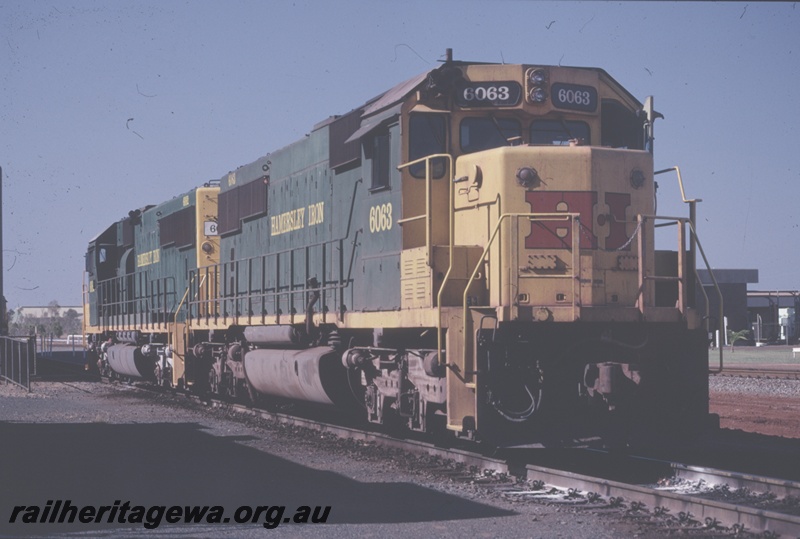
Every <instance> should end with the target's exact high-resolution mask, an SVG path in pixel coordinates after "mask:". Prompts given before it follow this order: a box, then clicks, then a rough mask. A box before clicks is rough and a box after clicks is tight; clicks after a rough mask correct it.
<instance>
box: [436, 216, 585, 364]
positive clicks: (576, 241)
mask: <svg viewBox="0 0 800 539" xmlns="http://www.w3.org/2000/svg"><path fill="white" fill-rule="evenodd" d="M521 217H522V218H527V219H530V220H535V219H540V220H556V219H557V220H564V221H565V220H567V219H570V220H572V223H573V230H572V255H573V264H572V275H565V276H564V278H571V279H572V280H573V294H572V302H573V303H572V306H573V312H574V309H575V299H576V294H575V276H576V275H577V276H580V268H579V267H578V265H579V264H580V236H579V235H578V234H576V233H575V223H576V222H577V221H579V220H580V213H568V212H564V213H561V212H559V213H504V214H501V215H500V216H499V217H498V218H497V223H496V224H495V227H494V230H493V231H492V235H491V236H490V237H489V241H488V242H486V246H485V247H484V248H483V253H482V254H481V256H480V257H479V258H478V263H477V264H476V265H475V269H474V270H472V274H471V275H470V277H469V279H467V283H466V285H465V286H464V296H463V303H462V316H463V321H462V324H463V335H464V342H465V343H466V340H467V329H468V328H467V314H468V305H467V298H468V297H469V289H470V287H471V286H472V283H474V282H475V277H476V276H477V275H478V270H479V269H480V267H481V264H482V263H483V261H484V259H485V258H486V255H487V254H488V252H489V250H490V249H491V247H492V244H493V243H494V240H495V238H496V237H497V235H498V234H499V232H500V226H501V225H502V224H503V221H504V220H506V219H511V218H514V219H519V218H521ZM576 259H577V264H576ZM576 269H577V273H576ZM578 290H579V291H580V288H578ZM448 366H451V364H448ZM465 374H466V373H465Z"/></svg>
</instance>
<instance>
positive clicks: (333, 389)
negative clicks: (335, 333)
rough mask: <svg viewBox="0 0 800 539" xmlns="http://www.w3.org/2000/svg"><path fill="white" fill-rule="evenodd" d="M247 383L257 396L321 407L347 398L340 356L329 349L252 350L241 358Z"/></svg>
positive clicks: (346, 384) (344, 370) (347, 385)
mask: <svg viewBox="0 0 800 539" xmlns="http://www.w3.org/2000/svg"><path fill="white" fill-rule="evenodd" d="M244 371H245V376H246V377H247V381H248V382H250V385H251V386H252V387H253V388H254V389H255V390H256V391H258V392H259V393H263V394H264V395H272V396H275V397H284V398H287V399H295V400H301V401H307V402H316V403H320V404H339V403H341V402H342V401H346V400H348V399H350V400H352V397H351V396H350V395H351V393H350V390H349V384H348V380H347V376H348V373H347V370H346V369H345V368H344V367H343V366H342V363H341V354H340V353H337V352H335V351H334V350H333V348H331V347H329V346H320V347H316V348H308V349H304V350H285V349H284V350H271V349H259V350H251V351H250V352H247V353H246V354H245V356H244Z"/></svg>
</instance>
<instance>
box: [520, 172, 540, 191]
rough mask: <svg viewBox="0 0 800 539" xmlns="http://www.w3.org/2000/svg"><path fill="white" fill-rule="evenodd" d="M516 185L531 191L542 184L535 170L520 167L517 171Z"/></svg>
mask: <svg viewBox="0 0 800 539" xmlns="http://www.w3.org/2000/svg"><path fill="white" fill-rule="evenodd" d="M517 183H518V184H520V185H521V186H522V187H524V188H525V189H533V188H535V187H539V185H540V184H541V183H542V179H541V178H540V177H539V173H538V172H536V169H535V168H533V167H522V168H520V169H518V170H517Z"/></svg>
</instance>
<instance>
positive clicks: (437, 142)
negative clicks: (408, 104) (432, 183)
mask: <svg viewBox="0 0 800 539" xmlns="http://www.w3.org/2000/svg"><path fill="white" fill-rule="evenodd" d="M445 118H446V117H445V116H443V115H441V114H423V113H419V112H415V113H411V115H410V117H409V136H408V160H409V161H415V160H417V159H421V158H423V157H427V156H429V155H434V154H439V153H445V152H446V151H447V150H446V145H445V140H446V133H447V131H446V122H445ZM410 172H411V175H412V176H414V177H415V178H424V177H425V163H419V164H416V165H413V166H411V167H410ZM444 172H445V161H444V159H435V160H433V162H432V164H431V176H432V177H434V178H441V177H442V176H443V175H444Z"/></svg>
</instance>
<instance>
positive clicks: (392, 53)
mask: <svg viewBox="0 0 800 539" xmlns="http://www.w3.org/2000/svg"><path fill="white" fill-rule="evenodd" d="M798 28H800V9H798V8H797V7H796V5H795V4H794V3H761V2H750V3H748V2H735V3H726V2H707V3H691V2H676V3H673V2H641V3H640V2H616V3H606V2H532V1H522V0H517V1H489V0H479V1H465V0H460V1H455V0H454V1H442V0H439V1H437V0H432V1H431V0H427V1H413V0H412V1H388V0H386V1H376V0H364V1H360V0H340V1H338V2H328V1H303V0H295V1H271V2H264V1H239V2H236V1H232V2H231V1H226V2H209V1H205V2H204V1H182V2H177V1H169V0H167V1H153V2H149V1H136V2H130V1H116V2H70V1H59V2H52V1H38V0H34V1H30V0H25V1H9V0H0V36H2V39H0V51H2V52H0V84H2V92H0V166H2V168H3V175H4V178H3V199H4V200H3V248H4V281H5V295H6V297H7V299H8V301H9V305H10V306H11V307H16V306H20V305H36V304H47V303H48V302H50V301H51V300H54V299H55V300H57V301H59V303H61V304H62V305H77V304H79V303H80V301H81V281H82V272H83V265H84V262H83V254H84V252H85V248H86V244H87V242H88V241H89V239H91V238H92V237H93V236H94V235H96V234H97V233H99V232H100V231H102V230H103V229H105V228H106V227H107V226H108V225H109V224H111V223H112V222H114V221H116V220H118V219H120V218H122V217H124V216H125V215H127V213H128V211H129V210H131V209H134V208H138V207H141V206H144V205H146V204H153V203H158V202H161V201H163V200H167V199H169V198H171V197H173V196H176V195H178V194H180V193H183V192H185V191H188V190H189V189H191V188H192V187H194V186H197V185H200V184H202V183H204V182H206V181H207V180H209V179H212V178H220V177H221V176H222V175H223V174H225V173H227V172H228V171H229V170H233V169H235V168H236V167H237V166H239V165H242V164H245V163H248V162H250V161H253V160H254V159H256V158H257V157H259V156H262V155H264V154H266V153H268V152H270V151H272V150H275V149H278V148H280V147H283V146H285V145H286V144H288V143H290V142H292V141H294V140H296V139H298V138H300V137H302V136H303V135H304V134H305V133H307V132H309V130H310V129H311V127H312V126H313V125H314V124H315V123H316V122H318V121H321V120H323V119H325V118H327V117H328V116H330V115H333V114H341V113H344V112H347V111H349V110H351V109H352V108H354V107H356V106H358V105H360V104H361V103H363V102H364V101H366V100H368V99H370V98H371V97H373V96H375V95H377V94H379V93H381V92H382V91H384V90H386V89H388V88H389V87H391V86H393V85H394V84H396V83H398V82H401V81H403V80H405V79H407V78H409V77H411V76H413V75H415V74H417V73H420V72H422V71H424V70H426V69H429V68H431V67H433V66H435V65H437V61H438V60H439V59H440V58H442V57H443V55H444V51H445V49H446V48H447V47H451V48H453V49H454V56H455V58H456V59H460V60H476V61H487V62H491V61H497V62H500V61H505V62H507V63H538V64H551V65H558V64H562V65H574V66H592V67H602V68H604V69H605V70H606V71H608V72H609V73H610V74H611V75H612V76H613V77H614V78H616V79H617V80H618V81H620V82H621V83H622V84H623V85H624V86H626V87H627V88H628V89H629V90H630V91H631V92H632V93H633V94H634V95H636V96H637V97H638V98H639V99H640V100H641V101H644V98H645V97H646V96H648V95H654V96H655V105H656V109H657V110H658V111H660V112H662V113H663V114H664V115H665V119H664V120H660V121H659V122H658V123H657V124H656V142H655V163H656V167H657V168H667V167H670V166H674V165H678V166H680V167H681V170H682V173H683V176H684V181H685V183H686V189H687V195H688V196H690V197H696V198H702V199H703V202H702V203H700V204H699V207H698V227H699V232H700V238H701V241H702V243H703V246H704V247H705V249H706V252H707V254H708V256H709V258H710V261H711V263H712V266H713V267H715V268H755V269H758V270H759V276H760V282H759V283H758V284H755V285H750V288H751V289H765V290H767V289H768V290H775V289H792V290H796V289H799V288H800V242H798V239H800V151H798V149H797V145H798V141H799V140H800V127H799V126H798V122H800V32H799V31H798ZM658 181H659V184H660V189H659V213H660V214H667V215H686V213H687V211H688V210H687V209H686V208H685V207H683V205H682V204H681V203H680V198H679V192H678V187H677V182H676V180H675V179H674V176H670V177H665V176H660V177H659V179H658ZM669 247H670V248H671V247H672V244H670V245H669Z"/></svg>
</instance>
